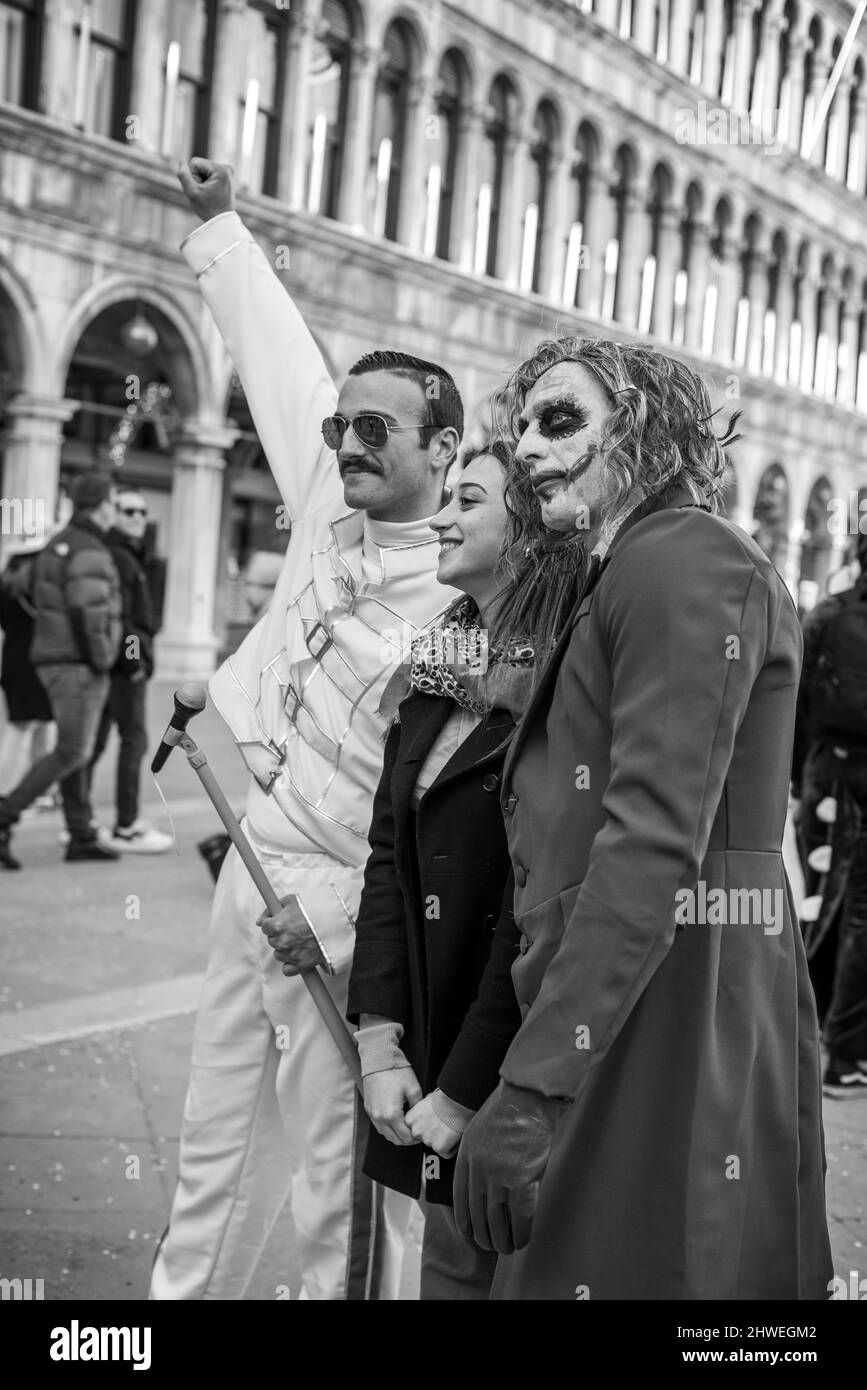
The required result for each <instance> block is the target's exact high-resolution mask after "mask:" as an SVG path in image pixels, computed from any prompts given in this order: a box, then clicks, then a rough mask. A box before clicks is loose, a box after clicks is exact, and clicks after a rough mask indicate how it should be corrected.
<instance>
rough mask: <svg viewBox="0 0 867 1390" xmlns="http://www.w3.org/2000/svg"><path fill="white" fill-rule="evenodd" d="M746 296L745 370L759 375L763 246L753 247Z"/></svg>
mask: <svg viewBox="0 0 867 1390" xmlns="http://www.w3.org/2000/svg"><path fill="white" fill-rule="evenodd" d="M747 297H748V299H749V302H750V317H749V323H748V327H747V354H746V366H747V371H748V372H752V373H753V375H754V376H761V372H762V356H763V353H764V346H765V313H766V311H767V308H768V253H767V250H766V249H765V248H758V247H756V248H754V250H753V253H752V257H751V261H750V273H749V278H748V280H747Z"/></svg>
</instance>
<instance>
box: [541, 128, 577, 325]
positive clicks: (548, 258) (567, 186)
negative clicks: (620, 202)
mask: <svg viewBox="0 0 867 1390" xmlns="http://www.w3.org/2000/svg"><path fill="white" fill-rule="evenodd" d="M571 198H572V152H571V150H569V151H566V150H563V149H559V150H557V151H556V153H554V154H552V156H551V167H550V170H549V173H548V198H547V204H548V205H547V208H546V210H545V220H544V223H543V225H542V226H540V228H539V235H540V236H541V237H542V250H541V259H540V262H539V293H540V294H544V295H546V296H547V298H548V299H554V300H556V302H557V303H558V304H562V302H563V272H564V271H565V269H566V246H567V244H568V240H569V228H570V226H571V218H570V216H569V209H570V205H571Z"/></svg>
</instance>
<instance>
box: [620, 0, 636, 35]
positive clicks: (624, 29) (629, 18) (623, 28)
mask: <svg viewBox="0 0 867 1390" xmlns="http://www.w3.org/2000/svg"><path fill="white" fill-rule="evenodd" d="M639 3H640V0H639ZM634 8H635V0H620V8H619V10H618V15H617V32H618V34H619V35H620V37H621V38H622V39H629V38H631V37H632V26H633V19H634V14H633V11H634Z"/></svg>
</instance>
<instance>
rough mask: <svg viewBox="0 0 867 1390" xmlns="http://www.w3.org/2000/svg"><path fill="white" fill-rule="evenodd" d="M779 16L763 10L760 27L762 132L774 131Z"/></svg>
mask: <svg viewBox="0 0 867 1390" xmlns="http://www.w3.org/2000/svg"><path fill="white" fill-rule="evenodd" d="M780 22H781V21H780V16H779V15H778V14H775V13H773V12H772V11H771V10H770V9H767V10H765V20H764V24H763V25H762V42H761V58H762V99H761V112H760V121H761V126H762V130H769V131H773V133H774V134H776V133H777V131H776V117H775V116H774V115H773V114H772V113H773V112H774V110H775V109H776V106H777V87H778V86H779V82H780Z"/></svg>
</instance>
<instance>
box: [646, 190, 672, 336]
mask: <svg viewBox="0 0 867 1390" xmlns="http://www.w3.org/2000/svg"><path fill="white" fill-rule="evenodd" d="M672 184H673V180H672V177H671V173H670V171H669V170H668V169H667V168H666V167H665V165H664V164H657V166H656V168H655V169H654V171H653V173H652V175H651V178H650V197H649V199H648V203H647V219H648V224H649V229H650V238H649V242H650V244H649V247H648V252H647V256H646V257H645V261H644V265H643V266H642V271H641V297H640V300H639V305H638V331H639V333H650V332H651V330H652V331H654V332H658V331H659V319H660V312H661V308H662V306H660V305H658V304H657V299H656V278H657V272H658V270H659V257H660V252H661V250H662V246H661V239H662V219H663V216H664V214H665V213H666V212H667V210H668V208H669V205H670V203H671V193H672ZM668 307H669V306H666V308H668ZM666 321H667V322H670V320H668V319H667V320H666Z"/></svg>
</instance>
